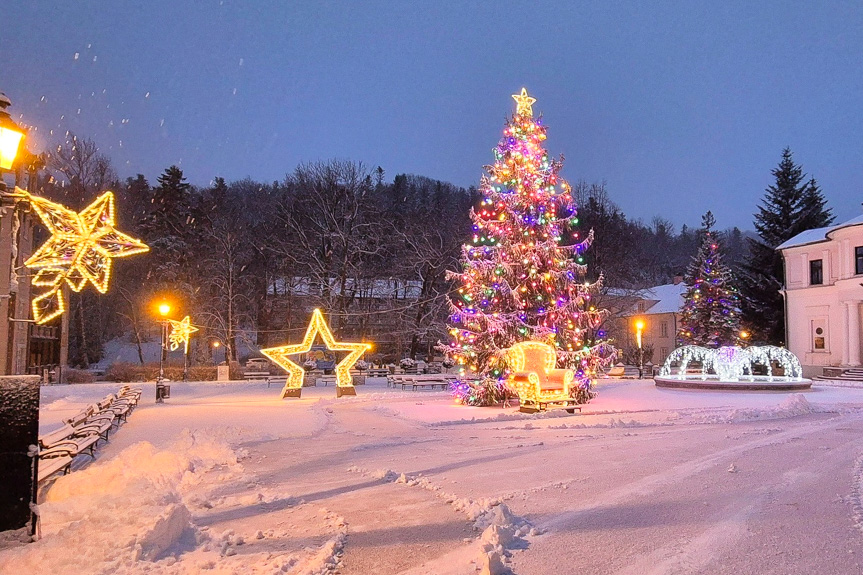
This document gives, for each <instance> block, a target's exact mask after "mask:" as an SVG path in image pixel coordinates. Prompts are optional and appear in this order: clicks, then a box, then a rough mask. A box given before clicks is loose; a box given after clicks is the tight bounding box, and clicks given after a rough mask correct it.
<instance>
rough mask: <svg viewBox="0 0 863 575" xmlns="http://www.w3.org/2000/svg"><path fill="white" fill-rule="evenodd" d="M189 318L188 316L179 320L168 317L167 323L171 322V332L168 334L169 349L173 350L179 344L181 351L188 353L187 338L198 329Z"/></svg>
mask: <svg viewBox="0 0 863 575" xmlns="http://www.w3.org/2000/svg"><path fill="white" fill-rule="evenodd" d="M190 322H191V320H190V319H189V316H186V317H184V318H183V319H181V320H180V321H177V320H175V319H169V320H168V323H169V324H171V334H170V335H169V336H168V341H170V342H171V351H175V350H176V349H177V348H179V347H180V346H181V345H182V346H184V347H183V353H185V354H187V355H188V353H189V338H190V337H191V335H192V334H193V333H195V332H196V331H198V328H196V327H195V326H193V325H192V324H191V323H190Z"/></svg>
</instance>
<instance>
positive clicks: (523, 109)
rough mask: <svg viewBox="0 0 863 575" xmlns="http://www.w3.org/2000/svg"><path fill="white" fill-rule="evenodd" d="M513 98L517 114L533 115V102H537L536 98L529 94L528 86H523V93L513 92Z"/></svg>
mask: <svg viewBox="0 0 863 575" xmlns="http://www.w3.org/2000/svg"><path fill="white" fill-rule="evenodd" d="M512 98H513V99H514V100H515V103H516V106H517V107H516V109H515V113H516V114H519V115H524V116H533V103H534V102H536V98H532V97H531V96H528V95H527V88H522V89H521V94H513V95H512Z"/></svg>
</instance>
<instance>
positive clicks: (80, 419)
mask: <svg viewBox="0 0 863 575" xmlns="http://www.w3.org/2000/svg"><path fill="white" fill-rule="evenodd" d="M63 423H66V424H68V425H71V426H72V427H74V428H76V429H77V428H84V427H86V428H88V429H95V430H96V431H98V432H99V435H101V436H102V439H104V440H105V441H108V432H110V431H111V427H112V426H113V423H114V412H112V411H109V412H103V411H96V406H95V405H91V406H89V407H88V408H87V409H85V410H83V411H79V412H78V413H76V414H75V415H73V416H72V417H70V418H68V419H64V420H63Z"/></svg>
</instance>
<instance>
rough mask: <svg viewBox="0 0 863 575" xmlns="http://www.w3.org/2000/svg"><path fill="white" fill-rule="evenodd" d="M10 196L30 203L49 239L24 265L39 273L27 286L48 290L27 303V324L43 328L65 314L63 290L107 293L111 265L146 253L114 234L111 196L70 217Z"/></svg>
mask: <svg viewBox="0 0 863 575" xmlns="http://www.w3.org/2000/svg"><path fill="white" fill-rule="evenodd" d="M15 195H16V196H18V197H21V198H23V199H25V200H26V201H28V202H29V203H30V206H31V207H32V209H33V211H35V212H36V213H37V214H38V215H39V218H40V219H41V220H42V223H43V224H45V227H47V228H48V231H50V232H51V237H50V238H49V239H48V241H46V242H45V243H44V244H43V245H42V247H40V248H39V249H38V250H37V251H36V253H34V254H33V255H32V256H30V258H29V259H28V260H27V261H26V262H24V265H25V266H26V267H28V268H30V269H36V270H39V271H38V272H37V273H36V275H35V276H34V277H33V285H34V286H41V287H48V288H50V289H49V290H48V291H47V292H45V293H43V294H41V295H40V296H38V297H36V298H34V299H33V319H34V320H35V321H36V323H37V324H43V323H45V322H48V321H50V320H52V319H53V318H55V317H57V316H59V315H60V314H62V313H63V312H64V311H65V309H66V303H65V301H64V298H63V290H62V288H63V284H64V283H65V284H66V285H68V286H69V287H70V288H71V289H72V290H73V291H75V292H80V291H81V290H82V289H84V287H85V286H86V285H87V283H88V282H89V283H92V284H93V287H95V288H96V289H97V290H98V291H99V292H101V293H105V292H106V291H108V283H109V281H110V279H111V260H113V259H114V258H123V257H126V256H131V255H134V254H140V253H143V252H146V251H149V249H150V248H149V247H148V246H147V245H146V244H145V243H143V242H141V241H140V240H136V239H135V238H133V237H131V236H128V235H126V234H124V233H122V232H120V231H118V230H116V229H115V228H114V225H115V219H114V194H113V193H112V192H105V193H104V194H102V195H101V196H99V197H98V198H96V200H95V201H94V202H93V203H92V204H90V205H89V206H87V207H86V208H84V209H83V210H81V212H75V211H73V210H70V209H69V208H66V207H65V206H62V205H60V204H56V203H54V202H51V201H49V200H46V199H44V198H40V197H38V196H33V195H31V194H30V193H28V192H26V191H25V190H22V189H21V188H15Z"/></svg>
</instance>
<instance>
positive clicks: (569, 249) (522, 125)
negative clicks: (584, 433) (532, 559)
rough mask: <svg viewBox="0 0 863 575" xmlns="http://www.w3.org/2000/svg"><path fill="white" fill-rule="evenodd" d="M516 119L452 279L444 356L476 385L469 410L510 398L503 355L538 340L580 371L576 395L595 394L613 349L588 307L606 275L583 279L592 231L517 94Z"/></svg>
mask: <svg viewBox="0 0 863 575" xmlns="http://www.w3.org/2000/svg"><path fill="white" fill-rule="evenodd" d="M514 97H515V98H516V101H517V102H518V110H517V112H516V114H515V115H514V116H513V117H512V118H511V119H510V120H508V122H507V125H506V128H505V129H504V133H503V138H502V139H501V140H500V142H499V143H498V145H497V147H496V148H495V150H494V154H495V163H494V165H493V166H489V167H487V168H486V169H487V171H488V176H483V178H482V182H481V187H480V193H481V197H482V198H483V199H482V201H481V203H480V205H479V207H478V209H475V210H472V211H471V213H470V217H471V220H472V221H473V241H472V242H471V243H469V244H465V245H464V246H462V258H461V261H462V271H461V272H460V273H455V272H452V273H450V274H449V277H451V278H454V279H456V280H457V281H458V284H459V288H458V294H457V297H456V299H455V301H453V302H452V312H453V313H452V316H451V322H452V323H451V325H450V328H451V329H450V333H451V335H452V336H453V339H452V342H451V344H450V346H449V347H448V352H449V354H450V355H451V356H453V357H454V358H455V359H456V361H457V362H458V363H459V364H461V365H463V366H465V367H467V368H469V369H470V370H471V371H473V372H474V373H476V374H477V375H478V376H479V378H480V382H479V383H478V384H476V383H468V382H465V381H463V382H461V383H459V384H457V386H456V395H457V397H458V398H459V400H460V401H462V402H463V403H469V404H473V405H488V404H491V403H495V402H497V401H499V400H501V399H503V398H504V397H505V396H506V394H507V389H506V384H505V382H506V376H507V375H508V367H507V364H506V359H505V350H506V349H508V348H509V347H511V346H512V345H513V344H515V343H518V342H521V341H526V340H537V341H544V342H548V343H550V344H551V345H553V346H554V347H555V348H556V349H557V351H558V354H557V356H558V363H559V364H560V365H562V366H564V367H570V368H573V369H575V371H576V380H577V381H576V383H577V384H578V385H577V388H578V389H577V390H576V398H577V399H579V400H581V401H582V402H586V401H588V400H589V399H590V397H591V395H592V394H591V391H590V388H591V379H592V377H593V376H594V374H595V370H596V369H597V367H598V365H599V364H601V363H602V362H604V361H610V360H611V359H612V358H611V357H610V353H609V352H610V348H609V347H608V346H607V345H605V344H603V343H602V342H600V341H598V338H597V333H598V329H599V325H600V324H601V322H602V320H603V319H604V318H605V316H606V315H607V312H606V311H605V310H599V309H596V308H595V307H594V305H593V302H592V301H591V300H592V299H594V297H595V296H596V294H597V293H598V292H599V288H600V285H601V278H600V279H599V280H598V281H597V282H595V283H593V284H590V283H588V282H586V281H585V279H584V278H585V274H586V273H587V266H586V265H584V257H583V253H584V251H585V250H586V249H587V248H588V246H589V245H590V243H591V241H592V239H593V232H592V231H591V232H590V233H589V234H588V235H587V237H586V238H579V235H578V233H577V232H575V231H574V230H573V229H572V228H573V227H574V226H575V225H576V224H577V223H578V218H577V217H576V211H575V205H574V202H573V200H572V196H571V194H570V186H569V184H567V183H566V181H564V180H563V179H562V178H561V177H560V176H559V175H558V173H559V172H560V169H561V167H562V161H559V160H553V159H550V158H549V157H548V154H547V152H546V151H545V150H544V149H543V148H542V141H543V140H545V138H546V127H545V126H544V125H543V123H542V121H541V119H539V120H538V119H534V118H533V112H532V108H531V106H530V104H531V103H532V102H533V101H534V100H533V98H529V97H528V96H527V94H526V92H525V91H522V95H521V96H514Z"/></svg>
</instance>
